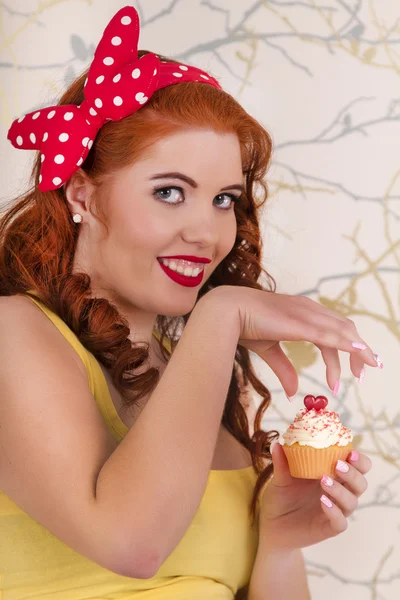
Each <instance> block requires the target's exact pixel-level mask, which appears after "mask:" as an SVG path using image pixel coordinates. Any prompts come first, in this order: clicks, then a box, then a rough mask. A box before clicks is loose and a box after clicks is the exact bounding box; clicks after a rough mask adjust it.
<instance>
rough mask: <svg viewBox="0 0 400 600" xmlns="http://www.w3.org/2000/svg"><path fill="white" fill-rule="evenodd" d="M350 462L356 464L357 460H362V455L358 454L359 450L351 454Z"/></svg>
mask: <svg viewBox="0 0 400 600" xmlns="http://www.w3.org/2000/svg"><path fill="white" fill-rule="evenodd" d="M349 458H350V460H352V461H353V462H355V461H356V460H358V459H359V458H360V455H359V454H358V452H357V450H352V451H351V452H350V457H349Z"/></svg>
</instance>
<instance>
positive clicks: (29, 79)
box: [0, 0, 400, 600]
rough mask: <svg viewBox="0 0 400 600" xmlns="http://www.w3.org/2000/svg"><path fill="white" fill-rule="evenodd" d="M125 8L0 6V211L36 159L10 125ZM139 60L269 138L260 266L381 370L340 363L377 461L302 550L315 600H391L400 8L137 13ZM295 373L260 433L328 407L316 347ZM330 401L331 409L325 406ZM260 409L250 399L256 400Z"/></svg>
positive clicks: (395, 575)
mask: <svg viewBox="0 0 400 600" xmlns="http://www.w3.org/2000/svg"><path fill="white" fill-rule="evenodd" d="M127 3H128V1H125V0H107V1H105V0H4V1H2V2H0V36H1V37H0V47H1V50H0V52H1V55H0V73H1V81H0V95H1V112H0V115H1V124H0V127H1V136H0V159H1V160H0V165H1V166H0V169H1V177H2V191H1V202H3V201H5V200H8V199H11V198H12V197H14V196H15V195H16V194H17V193H19V192H20V191H22V190H23V189H24V188H25V186H26V183H27V178H28V174H29V170H30V166H31V163H32V158H33V154H31V153H29V152H18V151H16V150H14V149H13V148H12V147H11V145H10V144H9V143H8V142H7V140H6V132H7V128H8V127H9V125H10V124H11V121H12V120H13V119H14V118H15V117H17V116H19V115H20V114H22V113H24V112H29V111H32V110H34V109H35V108H39V107H41V106H44V105H47V104H49V103H53V102H55V101H56V99H57V98H58V96H59V95H60V93H61V92H62V91H63V89H64V87H65V85H66V84H67V83H69V82H70V81H71V80H72V79H73V78H74V77H75V76H76V75H77V74H79V73H80V72H81V71H82V70H83V69H84V68H85V67H86V66H87V65H88V63H89V61H90V59H91V56H92V55H93V51H94V44H96V43H97V41H98V40H99V38H100V36H101V33H102V31H103V29H104V27H105V25H106V24H107V22H108V20H109V19H110V18H111V16H112V15H113V14H114V13H115V12H116V11H117V10H118V9H119V8H122V7H123V6H124V5H125V4H127ZM133 4H134V6H135V7H136V8H137V9H138V11H139V13H140V16H141V24H142V34H141V43H140V47H141V48H145V49H151V50H153V51H155V52H162V53H163V54H166V55H169V56H171V57H173V58H175V59H178V60H182V61H185V62H189V63H193V64H194V65H196V66H199V67H201V68H204V69H205V70H208V71H210V72H211V73H212V74H214V75H215V76H216V77H217V78H219V80H220V81H221V83H222V85H223V86H224V88H225V89H226V90H227V91H229V92H230V93H232V94H233V95H234V96H235V97H236V98H237V99H238V100H239V101H240V102H241V103H242V104H243V105H244V107H245V108H246V109H247V110H248V111H249V112H250V113H251V114H252V115H254V116H255V117H256V118H258V119H259V120H260V121H261V122H262V123H263V124H264V125H265V126H266V127H267V128H268V129H269V131H270V132H271V134H272V136H273V139H274V146H275V150H274V157H273V163H272V166H271V169H270V172H269V177H268V181H269V186H270V191H271V195H270V201H269V205H268V207H267V209H266V211H265V213H264V215H263V221H262V222H263V234H264V253H265V259H264V260H265V266H266V268H267V270H268V271H269V272H270V273H271V274H272V275H273V276H274V277H275V279H276V281H277V284H278V291H279V292H281V293H291V294H305V295H307V296H309V297H311V298H313V299H316V300H318V301H319V302H321V303H323V304H325V305H326V306H329V307H332V308H334V309H336V310H338V311H340V312H341V313H342V314H344V315H346V316H349V317H350V318H352V319H354V320H355V321H356V323H357V326H358V328H359V331H360V332H361V335H362V336H363V337H364V338H365V339H366V340H367V341H368V343H369V344H370V345H371V346H372V347H373V349H374V351H375V352H377V353H378V354H379V355H380V356H381V358H382V360H383V362H384V364H385V368H384V370H383V371H379V370H378V369H368V370H367V373H366V376H365V379H364V381H363V383H362V384H361V385H360V384H359V383H358V381H357V380H356V379H355V378H354V376H353V375H352V374H351V372H350V370H349V367H348V360H347V358H346V357H343V360H342V369H343V370H342V379H341V389H340V392H339V394H338V396H337V398H336V399H332V398H331V406H332V408H333V409H334V410H337V411H338V412H339V413H340V415H341V417H342V421H343V422H344V423H345V424H346V425H347V426H349V427H351V428H352V429H353V431H354V433H355V444H356V446H357V447H358V448H359V449H360V450H361V451H363V452H366V453H368V454H369V456H370V457H371V458H372V460H373V464H374V466H373V469H372V471H371V472H370V473H369V474H368V480H369V488H368V490H367V492H366V493H365V494H364V496H363V497H362V499H361V500H360V504H359V508H358V510H357V511H356V513H355V514H354V515H353V517H352V518H351V519H350V521H351V522H350V527H349V528H348V529H347V531H346V532H345V533H343V534H341V535H340V536H338V537H336V538H334V539H331V540H328V541H326V542H324V543H322V544H320V545H319V546H315V547H311V548H307V549H306V550H305V557H306V562H307V570H308V574H309V581H310V586H311V591H312V597H313V598H316V599H319V598H324V599H325V600H331V599H332V600H333V599H334V598H337V597H341V598H343V599H345V600H395V599H398V598H399V597H400V543H399V534H400V410H399V402H398V395H397V394H398V392H397V391H396V390H397V386H396V383H395V376H394V373H395V370H396V368H398V365H397V362H398V360H399V349H400V322H399V299H400V287H399V282H400V239H399V238H400V228H399V220H400V162H399V157H400V87H399V83H400V4H399V2H398V1H397V0H303V1H301V0H293V1H283V0H240V1H239V0H238V1H236V0H230V1H229V0H146V1H144V0H142V1H140V2H139V1H136V2H133ZM286 350H287V352H288V353H289V355H290V357H291V359H292V360H293V362H294V363H295V365H296V367H297V369H298V372H299V374H300V389H299V394H298V396H297V398H296V399H295V400H294V401H293V403H292V404H289V402H288V401H287V400H286V397H285V395H284V394H283V393H282V390H281V389H280V387H279V385H278V382H277V380H276V379H275V378H274V376H273V375H272V374H271V372H270V371H269V370H268V368H267V367H266V366H265V365H264V364H263V363H262V361H261V360H260V359H259V358H258V357H257V356H255V357H254V364H255V366H256V368H257V371H258V373H259V375H260V376H261V377H262V379H263V381H264V382H265V383H266V384H267V385H268V386H269V387H270V389H271V390H272V392H273V406H272V408H271V409H270V410H269V411H268V412H267V417H266V420H265V427H269V428H273V427H277V428H278V429H281V430H282V429H284V428H286V424H287V423H288V422H289V420H291V419H292V418H293V416H294V414H295V413H296V412H297V411H298V410H299V409H300V408H301V406H302V397H303V396H304V395H305V394H306V393H315V394H316V393H322V394H327V393H328V389H327V386H326V382H325V377H324V365H323V362H322V360H321V358H320V356H319V354H318V353H317V351H316V349H315V348H314V347H313V346H312V345H309V344H301V343H299V344H287V345H286ZM328 395H329V394H328ZM255 402H257V398H255Z"/></svg>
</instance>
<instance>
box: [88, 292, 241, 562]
mask: <svg viewBox="0 0 400 600" xmlns="http://www.w3.org/2000/svg"><path fill="white" fill-rule="evenodd" d="M197 308H198V310H196V309H197ZM234 317H235V315H233V314H232V315H230V314H229V311H227V310H226V307H223V306H216V305H215V303H210V304H208V303H205V304H203V303H202V305H201V306H199V307H196V308H195V311H194V312H193V313H192V315H191V317H190V319H189V321H188V323H187V325H186V327H185V329H184V330H183V333H182V336H181V339H180V341H179V343H178V345H177V347H176V349H175V351H174V353H173V355H172V357H171V359H170V361H169V363H168V365H167V367H166V369H165V371H164V373H163V376H162V378H161V380H160V381H159V383H158V385H157V387H156V389H155V390H154V392H153V394H152V395H151V397H150V399H149V400H148V402H147V404H146V406H145V407H144V409H143V410H142V412H141V414H140V416H139V418H138V419H137V421H136V422H135V424H134V425H133V427H132V428H131V430H130V431H129V432H128V433H127V435H126V437H125V438H124V439H123V440H122V442H121V443H120V444H119V446H118V447H117V448H116V450H115V451H114V452H113V454H112V455H111V456H110V458H109V459H108V460H107V462H106V463H105V464H104V466H103V467H102V469H101V471H100V474H99V477H98V482H97V502H98V504H99V506H101V507H102V512H103V513H104V514H105V515H106V514H113V515H116V516H117V517H118V522H119V526H118V530H119V531H124V532H125V533H124V536H123V537H124V543H125V545H126V552H125V551H124V552H125V553H126V555H127V556H128V557H129V556H130V555H132V556H134V555H135V554H137V550H136V546H138V545H139V547H143V549H146V550H147V552H148V553H151V554H154V555H155V556H159V557H160V562H163V561H164V560H165V559H166V558H167V556H168V555H169V554H170V553H171V552H172V551H173V549H174V548H175V546H176V545H177V544H178V542H179V541H180V539H181V538H182V536H183V535H184V533H185V531H186V530H187V528H188V527H189V525H190V523H191V521H192V519H193V516H194V514H195V512H196V510H197V508H198V506H199V504H200V501H201V498H202V495H203V493H204V490H205V486H206V483H207V477H208V475H209V471H210V468H211V462H212V458H213V454H214V450H215V445H216V440H217V436H218V431H219V428H220V424H221V419H222V413H223V408H224V404H225V400H226V396H227V393H228V389H229V383H230V379H231V375H232V368H233V363H234V358H235V352H236V348H237V343H238V338H239V324H238V323H237V320H235V318H234Z"/></svg>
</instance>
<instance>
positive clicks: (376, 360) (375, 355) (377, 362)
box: [373, 354, 383, 369]
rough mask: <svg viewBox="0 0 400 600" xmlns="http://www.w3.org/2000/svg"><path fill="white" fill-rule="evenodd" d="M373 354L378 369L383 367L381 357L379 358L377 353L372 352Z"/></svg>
mask: <svg viewBox="0 0 400 600" xmlns="http://www.w3.org/2000/svg"><path fill="white" fill-rule="evenodd" d="M373 356H374V359H375V362H376V364H377V365H378V367H379V368H380V369H383V362H382V361H381V359H380V358H379V356H378V355H377V354H374V355H373Z"/></svg>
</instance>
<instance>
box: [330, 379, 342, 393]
mask: <svg viewBox="0 0 400 600" xmlns="http://www.w3.org/2000/svg"><path fill="white" fill-rule="evenodd" d="M339 388H340V379H338V380H337V382H336V383H335V385H334V386H333V390H332V396H336V395H337V393H338V391H339Z"/></svg>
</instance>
